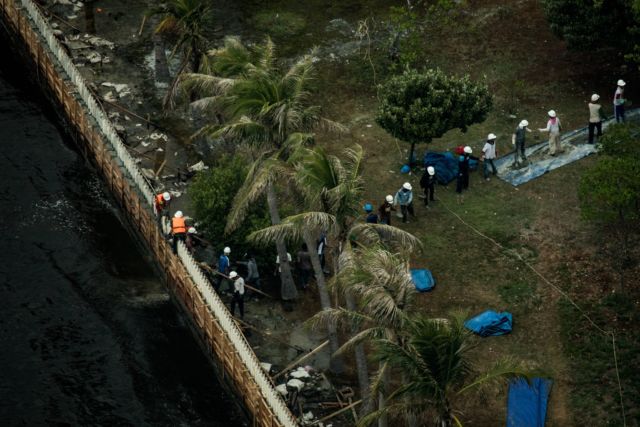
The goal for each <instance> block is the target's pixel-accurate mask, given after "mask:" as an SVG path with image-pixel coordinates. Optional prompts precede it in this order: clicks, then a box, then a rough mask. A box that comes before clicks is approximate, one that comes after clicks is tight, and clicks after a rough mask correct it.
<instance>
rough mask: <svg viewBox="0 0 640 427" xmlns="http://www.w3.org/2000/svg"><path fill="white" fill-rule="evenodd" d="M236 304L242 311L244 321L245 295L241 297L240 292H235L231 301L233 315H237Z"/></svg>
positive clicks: (241, 316)
mask: <svg viewBox="0 0 640 427" xmlns="http://www.w3.org/2000/svg"><path fill="white" fill-rule="evenodd" d="M236 304H237V305H238V308H239V309H240V318H241V319H244V295H240V292H234V293H233V298H232V299H231V315H232V316H234V315H235V314H236Z"/></svg>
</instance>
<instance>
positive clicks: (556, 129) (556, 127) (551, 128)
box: [540, 117, 561, 135]
mask: <svg viewBox="0 0 640 427" xmlns="http://www.w3.org/2000/svg"><path fill="white" fill-rule="evenodd" d="M560 126H561V124H560V119H559V118H557V117H556V122H555V123H553V122H552V121H551V119H549V121H548V122H547V127H546V128H543V129H540V132H549V133H551V134H555V135H558V134H560Z"/></svg>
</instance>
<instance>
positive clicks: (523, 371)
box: [457, 357, 543, 394]
mask: <svg viewBox="0 0 640 427" xmlns="http://www.w3.org/2000/svg"><path fill="white" fill-rule="evenodd" d="M539 375H543V374H542V373H541V372H537V371H532V370H531V369H527V368H526V367H524V366H523V364H522V362H520V361H517V360H516V359H514V358H512V357H505V358H502V359H500V360H498V361H497V362H495V364H494V365H493V366H492V367H490V368H489V369H488V370H486V371H484V372H483V373H481V374H480V375H478V376H477V377H476V378H475V379H473V380H472V381H471V383H469V384H467V385H465V386H464V387H462V388H461V389H460V390H458V392H457V394H461V393H464V392H466V391H469V390H473V389H477V388H480V387H483V386H486V385H488V384H491V383H496V382H498V383H507V382H508V381H510V380H512V379H514V378H524V379H526V380H527V381H530V380H531V379H532V378H533V377H535V376H539Z"/></svg>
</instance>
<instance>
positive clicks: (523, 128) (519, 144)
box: [511, 120, 531, 167]
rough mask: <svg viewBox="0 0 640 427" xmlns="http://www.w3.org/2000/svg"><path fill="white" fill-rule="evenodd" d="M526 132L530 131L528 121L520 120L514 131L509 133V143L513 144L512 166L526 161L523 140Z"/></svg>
mask: <svg viewBox="0 0 640 427" xmlns="http://www.w3.org/2000/svg"><path fill="white" fill-rule="evenodd" d="M527 132H531V129H529V122H528V121H526V120H521V121H520V123H519V124H518V127H517V128H516V131H515V132H514V133H513V135H511V144H513V145H514V146H515V152H514V153H513V167H518V166H521V165H522V166H524V164H525V163H526V161H527V156H526V155H525V149H526V148H525V142H526V141H525V140H526V136H527ZM519 158H521V159H522V163H520V160H519Z"/></svg>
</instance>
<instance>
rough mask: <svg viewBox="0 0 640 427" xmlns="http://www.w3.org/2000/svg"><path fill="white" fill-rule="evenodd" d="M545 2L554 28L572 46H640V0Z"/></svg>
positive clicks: (626, 49) (629, 48) (627, 49)
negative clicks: (639, 39) (639, 40)
mask: <svg viewBox="0 0 640 427" xmlns="http://www.w3.org/2000/svg"><path fill="white" fill-rule="evenodd" d="M543 6H544V9H545V12H546V15H547V19H548V20H549V24H550V25H551V30H552V31H553V32H554V33H556V34H557V35H558V36H559V37H561V38H563V39H564V40H566V42H567V44H568V46H569V47H570V48H573V49H578V50H586V49H594V48H615V49H621V50H622V51H623V52H624V53H632V51H633V49H634V48H637V44H638V43H637V40H638V39H637V36H638V34H639V31H640V1H639V0H596V1H594V0H544V1H543Z"/></svg>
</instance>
